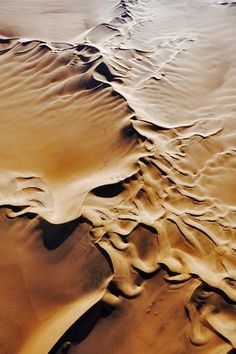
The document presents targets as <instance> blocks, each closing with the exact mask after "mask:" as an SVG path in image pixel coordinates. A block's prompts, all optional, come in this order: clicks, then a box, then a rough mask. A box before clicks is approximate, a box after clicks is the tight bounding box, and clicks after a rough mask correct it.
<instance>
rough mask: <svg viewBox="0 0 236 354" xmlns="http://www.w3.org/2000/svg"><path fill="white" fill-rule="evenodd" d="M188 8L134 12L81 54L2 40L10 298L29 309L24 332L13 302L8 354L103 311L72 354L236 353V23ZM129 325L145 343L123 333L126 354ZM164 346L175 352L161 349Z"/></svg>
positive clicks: (1, 145)
mask: <svg viewBox="0 0 236 354" xmlns="http://www.w3.org/2000/svg"><path fill="white" fill-rule="evenodd" d="M185 5H186V2H185V1H182V2H181V6H180V5H179V6H178V5H174V4H173V5H170V4H169V3H167V2H166V1H160V3H159V6H158V7H157V6H156V3H155V1H145V2H139V1H126V2H125V1H121V2H120V4H117V6H116V10H117V11H118V13H119V15H118V16H117V17H115V18H114V19H113V20H111V21H110V22H109V23H102V24H99V25H98V26H96V27H95V28H91V29H89V30H86V31H85V32H83V33H81V34H80V35H79V36H78V37H75V38H74V39H72V40H71V41H69V42H68V43H59V42H46V41H44V40H41V39H37V40H23V39H20V38H17V36H16V37H15V38H7V37H2V38H1V39H0V61H1V66H0V77H1V78H2V80H1V82H0V91H1V96H0V107H1V117H2V118H1V133H0V134H1V139H0V151H1V156H0V163H1V165H0V166H1V170H0V203H1V205H2V206H3V209H2V210H3V211H2V216H1V217H2V224H3V228H2V230H3V231H2V232H3V236H4V235H5V234H4V232H5V233H6V235H8V237H11V240H10V241H9V238H7V237H6V236H4V237H3V241H2V252H4V253H3V254H4V257H5V259H7V261H5V260H4V261H3V263H2V266H1V268H2V269H3V270H4V269H5V268H6V267H7V269H8V272H9V274H11V278H12V279H13V280H14V279H16V280H15V282H14V281H12V282H10V283H9V284H8V282H7V280H6V281H5V282H3V285H2V288H3V291H2V294H3V295H2V296H4V294H5V293H9V292H10V293H11V294H12V293H13V292H14V287H15V284H17V287H16V289H17V291H16V290H15V291H16V294H18V293H19V294H21V296H20V295H19V298H18V299H17V297H15V295H14V296H13V295H12V296H13V300H11V301H13V302H14V303H15V304H16V309H15V310H14V311H16V312H17V316H16V319H15V317H14V311H13V312H12V310H11V308H10V307H9V308H8V304H7V301H6V300H5V302H3V304H6V305H3V306H5V307H6V310H5V312H6V314H5V317H6V318H11V321H10V322H9V323H10V324H9V325H8V324H7V326H6V328H5V327H4V328H3V330H2V334H1V335H0V338H3V339H2V342H3V345H2V347H3V348H6V349H5V351H6V352H7V353H8V352H9V353H13V352H14V351H16V350H17V351H18V352H20V353H22V354H27V353H32V352H33V353H34V354H36V353H40V354H42V353H43V352H45V353H46V352H47V351H49V350H50V349H51V347H52V346H53V345H54V344H55V343H56V341H57V340H58V339H59V337H60V336H61V335H62V334H63V333H64V332H65V331H66V329H67V328H68V327H69V326H70V325H71V324H72V323H73V322H74V321H75V320H76V319H78V318H79V317H80V316H82V315H83V313H85V312H86V311H87V310H89V309H90V308H91V307H92V306H93V305H94V304H95V303H97V302H99V301H100V300H101V299H102V301H103V302H105V303H106V304H109V305H110V306H112V307H115V310H114V311H113V313H112V315H111V317H109V318H108V320H104V319H100V321H99V322H98V324H97V325H96V326H95V328H94V329H93V331H92V332H91V334H90V335H88V337H87V338H86V339H85V341H83V342H81V343H79V344H78V345H77V346H76V344H75V343H74V345H71V346H70V348H69V347H68V350H69V353H80V352H81V351H82V352H83V354H86V353H88V354H89V353H92V350H94V349H93V348H94V345H95V347H96V341H97V340H98V344H97V345H99V343H100V345H101V347H100V348H101V349H97V350H100V353H104V351H103V350H104V348H105V347H103V346H105V345H106V341H107V336H106V334H108V339H109V342H110V347H111V348H112V349H111V350H112V351H111V354H113V353H114V354H116V353H117V354H118V353H119V351H122V352H124V350H128V349H127V348H129V350H128V352H129V353H131V354H132V353H135V354H136V353H140V354H142V353H144V352H147V351H148V350H149V351H150V350H151V349H150V347H152V348H153V349H152V350H153V353H156V351H158V353H159V354H162V353H163V354H164V353H166V350H167V348H169V349H168V350H169V352H168V353H169V354H171V353H173V354H174V353H175V350H176V347H178V348H179V351H180V352H181V350H182V351H183V352H184V350H185V351H186V350H188V351H190V352H191V353H195V352H196V353H197V352H199V353H203V354H204V353H212V354H213V353H214V354H215V353H216V352H214V350H219V352H220V353H228V352H229V351H230V350H231V349H232V348H236V343H235V337H236V327H235V302H236V292H235V284H236V273H235V263H236V257H235V235H236V233H235V225H236V218H235V201H236V200H235V178H234V175H235V172H234V171H235V167H236V136H235V135H236V134H235V127H236V124H235V108H236V106H235V85H236V70H235V62H236V61H235V59H236V58H235V57H236V45H235V42H234V33H235V23H236V22H235V16H236V14H235V11H234V8H233V6H228V5H227V6H220V5H217V4H216V3H211V2H202V3H200V4H199V3H197V2H195V1H192V3H191V6H188V7H187V6H185ZM167 9H168V13H167ZM170 9H171V11H170ZM209 16H210V17H209ZM143 18H145V19H146V20H143ZM176 18H181V19H183V18H186V20H183V24H182V26H180V23H179V22H178V23H177V22H176ZM209 18H210V20H209ZM9 141H11V144H10V145H9V144H8V142H9ZM28 213H30V214H31V213H33V214H36V215H39V217H37V218H36V219H34V218H33V219H32V220H31V218H29V215H30V214H28ZM6 215H7V216H6ZM81 216H82V218H81ZM34 223H36V226H33V228H32V225H35V224H34ZM74 223H75V224H74ZM65 225H68V226H65ZM67 227H68V229H66V228H67ZM65 229H66V231H65ZM11 230H12V232H11ZM16 230H21V232H20V233H19V235H18V234H17V233H15V231H16ZM12 235H13V236H12ZM32 236H33V238H32ZM60 239H62V240H61V241H60ZM29 240H31V241H29ZM31 254H32V255H31ZM13 265H14V266H13ZM34 267H35V268H34ZM111 268H112V269H111ZM163 269H164V270H165V273H164V272H163ZM158 270H160V271H159V273H157V274H156V272H158ZM82 271H83V272H84V273H83V272H82ZM54 273H57V276H54ZM60 273H61V274H60ZM77 273H79V274H80V276H79V278H78V279H77V278H76V283H74V277H76V276H77V275H76V274H77ZM19 274H21V276H20V275H19ZM35 274H36V276H35ZM46 274H47V277H46V276H45V275H46ZM91 274H92V275H91ZM93 274H94V277H93ZM147 275H148V276H147ZM97 277H98V278H97ZM146 277H150V279H148V280H146V279H145V278H146ZM164 278H165V280H163V279H164ZM95 279H96V281H95ZM63 280H64V281H65V280H66V281H65V284H62V288H61V287H60V284H61V283H60V282H61V281H63ZM166 282H167V285H166ZM108 283H109V286H108ZM160 284H161V285H160ZM168 284H169V285H168ZM176 284H177V285H176ZM90 285H91V286H92V289H90ZM159 285H160V286H161V289H162V290H163V294H164V295H163V294H161V293H160V294H159V293H158V290H155V289H158V286H159ZM58 287H59V288H60V291H59V290H58ZM38 291H39V294H37V292H38ZM155 291H156V294H157V299H155V301H157V303H158V301H159V300H158V299H160V297H161V296H162V297H163V298H164V299H165V300H164V303H165V305H163V309H167V312H165V310H162V309H161V310H159V309H158V307H157V308H156V311H154V313H155V312H157V314H158V312H159V311H160V318H159V319H158V320H156V319H154V320H153V318H152V314H151V315H148V314H149V313H152V311H149V312H148V313H147V316H146V317H147V319H146V318H144V319H143V318H142V313H146V309H144V308H142V311H143V312H142V311H141V308H140V313H139V315H137V319H136V320H137V322H135V321H134V323H133V324H131V323H130V316H135V313H136V311H138V309H139V306H141V305H142V304H143V305H142V306H144V304H146V303H148V302H149V298H150V296H151V294H152V293H155ZM172 291H173V293H174V294H176V299H177V300H176V303H175V302H174V301H173V304H172V305H173V312H174V313H175V311H177V310H176V309H177V308H178V306H180V307H181V309H182V310H181V311H182V312H181V313H178V316H177V318H178V320H177V322H178V321H179V325H180V324H181V326H182V328H183V331H182V332H181V335H179V337H178V336H177V338H176V341H173V343H174V345H173V346H171V345H170V344H169V341H170V340H172V336H174V333H175V331H177V327H175V326H174V325H173V327H172V325H171V324H166V325H165V326H162V327H161V324H162V322H163V321H164V320H163V316H164V317H165V316H169V314H168V311H169V307H171V306H172V305H170V303H169V300H168V298H169V297H170V298H172V295H171V292H172ZM22 294H25V296H26V297H27V299H28V300H27V301H28V303H26V302H24V301H25V300H24V301H23V299H22ZM159 296H160V297H159ZM47 297H49V299H47ZM45 299H46V300H45ZM18 303H19V306H18V305H17V304H18ZM129 306H130V309H128V308H129ZM22 308H24V309H25V310H24V311H25V312H26V315H25V319H24V321H23V320H20V319H19V318H18V315H19V313H21V312H22V310H21V309H22ZM171 308H172V307H171ZM162 311H163V312H162ZM117 313H121V315H120V316H121V317H120V318H121V321H120V320H119V319H117V318H116V314H117ZM155 316H157V315H155ZM155 316H154V318H155ZM110 321H111V322H110ZM142 321H146V322H144V323H147V325H146V328H147V333H146V334H145V333H143V332H142V331H141V330H140V329H139V326H138V324H140V323H141V322H142ZM6 323H7V320H6ZM47 323H48V324H47ZM124 324H126V327H128V328H130V331H131V333H132V331H136V332H137V333H138V334H140V341H138V340H137V342H136V340H130V339H127V334H126V333H123V332H122V333H121V336H123V337H122V338H123V340H124V343H125V344H123V345H124V347H122V345H121V344H119V343H117V342H118V339H117V337H116V336H115V335H114V333H115V332H116V330H117V331H121V327H122V326H124ZM18 326H19V328H18ZM107 326H108V327H107ZM120 326H121V327H120ZM152 326H156V327H158V328H159V330H158V331H157V333H156V332H155V335H154V333H153V329H152ZM41 328H43V331H42V332H41ZM12 329H13V332H14V331H15V333H16V334H17V335H16V340H15V343H14V341H13V343H12V344H9V343H8V341H7V340H6V339H5V338H8V337H9V331H12ZM162 331H164V333H165V335H163V338H164V339H163V340H162V341H163V342H161V343H162V344H158V343H157V342H155V341H153V340H151V339H150V338H154V337H155V336H157V337H159V336H162V334H161V333H162ZM127 332H129V329H127ZM23 333H24V335H23ZM102 333H104V334H103V335H102ZM148 334H149V337H148V339H145V338H146V337H147V336H148ZM104 336H105V337H104ZM143 336H144V337H145V338H143ZM98 338H99V339H98ZM103 341H104V342H103ZM42 342H43V344H41V343H42ZM186 342H187V344H186ZM11 345H12V347H11ZM159 345H160V346H159ZM162 346H166V347H165V349H164V351H163V349H162V348H163V347H162ZM12 348H13V349H12ZM20 348H21V349H20ZM102 348H103V349H102ZM138 348H139V349H138ZM12 350H13V351H12ZM59 352H60V350H59V351H58V353H59ZM97 353H98V354H99V352H97ZM150 354H152V352H151V351H150Z"/></svg>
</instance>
